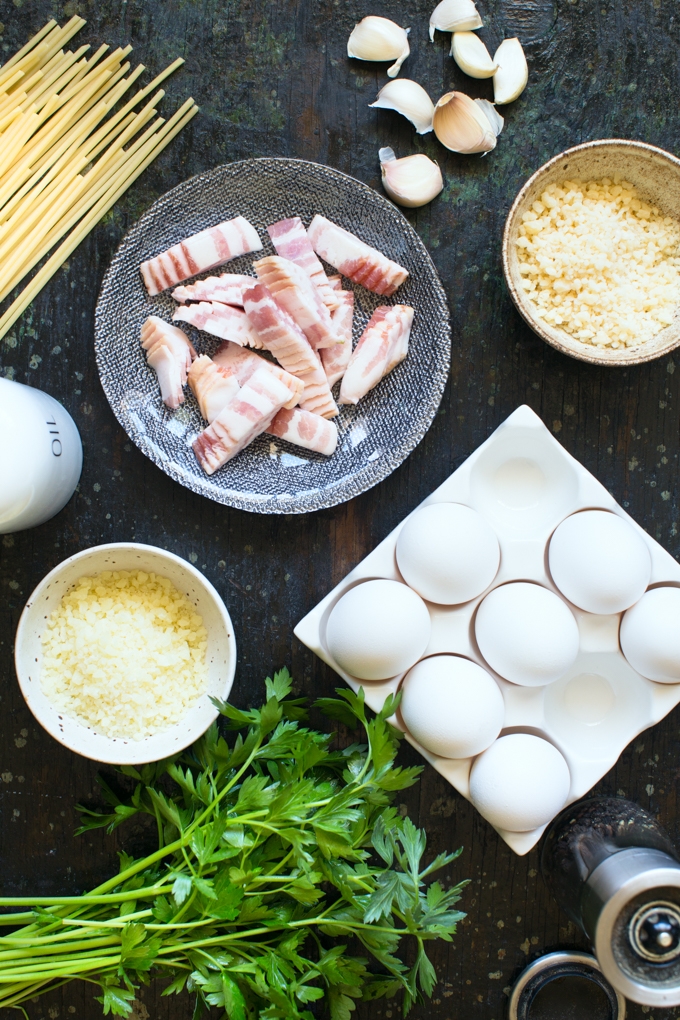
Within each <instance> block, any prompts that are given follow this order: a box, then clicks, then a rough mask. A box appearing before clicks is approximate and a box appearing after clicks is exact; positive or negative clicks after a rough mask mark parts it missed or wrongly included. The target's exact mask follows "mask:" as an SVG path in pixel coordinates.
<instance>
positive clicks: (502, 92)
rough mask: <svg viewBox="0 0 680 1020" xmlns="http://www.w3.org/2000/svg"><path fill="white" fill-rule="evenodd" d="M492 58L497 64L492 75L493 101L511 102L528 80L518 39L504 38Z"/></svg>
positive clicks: (527, 69)
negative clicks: (496, 68)
mask: <svg viewBox="0 0 680 1020" xmlns="http://www.w3.org/2000/svg"><path fill="white" fill-rule="evenodd" d="M493 59H494V60H495V62H496V63H497V64H498V70H497V71H496V72H495V73H494V76H493V101H494V103H512V102H513V101H514V100H515V99H517V97H518V96H519V95H521V94H522V92H524V89H525V88H526V86H527V82H528V81H529V68H528V67H527V60H526V57H525V56H524V50H523V49H522V44H521V42H520V41H519V39H504V40H503V42H502V43H501V44H500V46H499V47H498V49H497V50H496V52H495V53H494V58H493Z"/></svg>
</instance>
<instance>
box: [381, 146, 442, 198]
mask: <svg viewBox="0 0 680 1020" xmlns="http://www.w3.org/2000/svg"><path fill="white" fill-rule="evenodd" d="M378 157H379V159H380V171H381V173H382V185H383V188H384V189H385V191H386V192H387V194H388V195H389V196H390V198H391V199H393V201H395V202H397V203H398V204H399V205H403V206H406V207H407V208H409V209H417V208H418V207H419V206H421V205H427V203H428V202H431V201H432V199H433V198H436V197H437V195H438V194H439V193H440V191H441V190H442V188H443V187H444V179H443V177H442V172H441V170H440V169H439V167H438V165H437V164H436V163H434V162H433V161H432V160H431V159H430V158H429V156H426V155H425V153H424V152H419V153H416V154H415V155H413V156H404V157H403V159H397V157H396V156H395V155H394V150H393V149H390V148H389V147H385V148H384V149H380V151H379V152H378Z"/></svg>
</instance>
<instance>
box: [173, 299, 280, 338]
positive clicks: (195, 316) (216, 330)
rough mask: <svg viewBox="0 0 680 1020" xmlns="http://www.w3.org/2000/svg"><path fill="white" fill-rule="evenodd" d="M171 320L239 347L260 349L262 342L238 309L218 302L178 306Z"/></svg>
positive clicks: (200, 302)
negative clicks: (203, 331) (187, 324)
mask: <svg viewBox="0 0 680 1020" xmlns="http://www.w3.org/2000/svg"><path fill="white" fill-rule="evenodd" d="M173 319H175V320H179V321H181V322H188V323H190V324H191V325H192V326H195V327H196V329H204V330H205V331H206V333H212V335H213V336H218V337H219V338H220V339H221V340H232V341H233V342H234V343H235V344H240V345H241V347H262V341H261V340H260V338H259V336H258V335H257V333H256V331H255V330H254V329H253V328H252V326H251V325H250V322H249V321H248V317H247V316H246V313H245V312H242V311H241V309H240V308H234V307H233V306H232V305H222V304H220V303H219V302H218V301H199V302H198V303H197V304H195V305H178V306H177V308H175V314H174V315H173Z"/></svg>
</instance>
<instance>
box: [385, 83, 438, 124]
mask: <svg viewBox="0 0 680 1020" xmlns="http://www.w3.org/2000/svg"><path fill="white" fill-rule="evenodd" d="M370 106H371V107H378V108H379V109H381V110H396V112H397V113H400V114H401V115H402V117H406V118H407V119H408V120H410V121H411V123H412V124H413V125H414V126H415V129H416V131H417V132H418V134H419V135H426V134H427V132H428V131H431V130H432V117H433V115H434V103H433V102H432V100H431V99H430V97H429V96H428V94H427V92H426V91H425V89H424V88H423V86H422V85H419V84H418V82H416V81H410V79H408V78H397V79H395V81H388V83H387V85H383V87H382V88H381V89H380V92H379V93H378V96H377V98H376V101H375V102H374V103H370Z"/></svg>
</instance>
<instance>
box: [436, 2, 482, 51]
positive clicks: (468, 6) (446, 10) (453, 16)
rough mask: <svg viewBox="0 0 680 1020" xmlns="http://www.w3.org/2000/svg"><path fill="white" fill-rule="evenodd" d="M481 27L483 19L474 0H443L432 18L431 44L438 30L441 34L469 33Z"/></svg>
mask: <svg viewBox="0 0 680 1020" xmlns="http://www.w3.org/2000/svg"><path fill="white" fill-rule="evenodd" d="M481 27H482V19H481V18H480V16H479V13H478V11H477V8H476V7H475V5H474V3H473V0H442V2H441V3H440V4H438V5H437V7H435V9H434V11H433V12H432V17H431V18H430V42H433V41H434V30H435V29H436V28H438V29H439V31H440V32H468V31H469V30H470V29H472V28H481Z"/></svg>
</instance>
